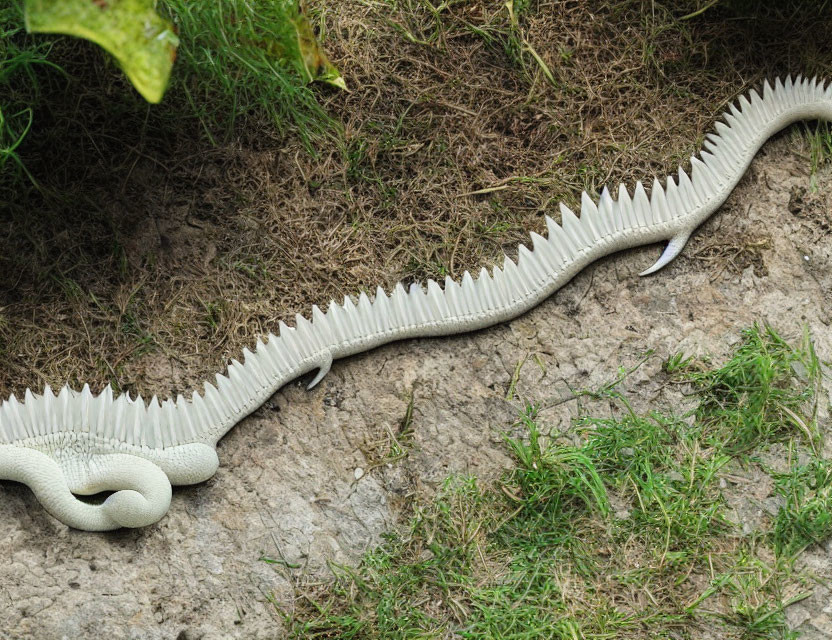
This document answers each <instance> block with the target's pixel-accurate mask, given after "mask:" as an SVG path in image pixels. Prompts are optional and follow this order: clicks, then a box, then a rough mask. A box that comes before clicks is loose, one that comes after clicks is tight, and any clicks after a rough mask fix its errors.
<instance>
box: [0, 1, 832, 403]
mask: <svg viewBox="0 0 832 640" xmlns="http://www.w3.org/2000/svg"><path fill="white" fill-rule="evenodd" d="M516 4H517V5H518V6H516V7H515V16H514V20H512V18H511V16H509V14H508V12H507V11H506V10H505V7H504V3H503V2H486V3H478V2H468V1H463V2H451V3H443V4H442V5H441V8H439V9H437V8H435V7H432V6H431V5H429V4H428V3H421V2H415V1H412V2H392V1H390V2H386V1H385V2H381V1H371V2H367V1H362V0H355V1H345V2H339V3H335V4H330V5H326V6H325V5H323V4H318V5H316V6H314V7H313V14H314V15H316V16H318V17H319V19H320V23H321V24H322V25H324V27H325V33H324V45H325V47H326V49H327V51H328V52H329V54H330V57H331V58H332V60H333V62H334V63H335V64H336V65H337V66H338V67H339V68H340V69H342V70H343V71H344V73H345V76H346V79H347V84H348V85H349V86H350V87H351V89H352V91H351V92H350V93H337V92H334V91H329V90H327V89H321V90H320V93H319V98H320V100H321V102H322V104H323V106H324V108H325V109H326V111H327V112H328V113H329V114H330V115H332V116H333V117H335V118H337V119H339V120H340V121H341V123H342V125H341V126H342V132H341V134H339V135H340V137H339V139H338V141H337V142H335V143H333V142H331V141H329V142H320V143H319V144H318V147H317V149H316V150H315V151H316V152H315V153H314V154H310V153H309V152H308V151H307V150H306V149H305V148H304V143H303V141H302V140H301V139H299V138H298V137H297V136H293V135H291V134H290V135H283V134H279V133H277V132H276V131H274V129H273V127H272V126H271V125H270V124H269V123H268V122H266V121H259V122H258V120H257V118H256V117H252V118H251V119H249V121H248V123H247V124H246V126H245V127H244V128H242V129H241V130H240V131H239V132H238V133H237V135H236V139H235V140H234V141H233V142H232V143H231V144H228V145H226V146H224V147H219V148H213V147H210V146H209V145H208V144H207V142H204V141H202V139H201V138H200V132H199V129H198V127H197V126H195V125H194V123H193V122H190V123H188V122H174V121H159V120H158V119H157V118H155V116H154V112H153V110H152V109H146V110H145V111H144V112H142V113H140V114H137V113H134V112H133V113H127V112H125V111H124V107H123V105H121V106H120V107H119V109H121V110H118V109H116V110H114V108H113V105H114V104H116V105H120V103H119V102H118V100H117V96H118V95H119V92H123V91H125V90H127V89H126V87H125V86H124V85H123V82H120V81H118V80H113V79H112V78H105V79H103V80H100V79H99V80H95V79H91V78H85V77H84V75H83V68H84V64H83V57H84V56H86V55H90V53H89V51H87V50H86V49H83V48H82V49H81V50H79V51H81V53H77V52H76V53H74V54H73V55H75V56H76V62H77V63H78V64H77V65H76V66H75V67H73V68H72V69H71V71H72V73H74V74H75V77H76V78H80V79H81V81H75V82H72V83H70V84H69V85H68V86H65V85H63V84H61V83H59V82H58V81H57V80H54V79H53V80H52V82H53V84H54V85H55V86H52V85H49V86H51V87H52V88H51V89H50V91H51V92H52V93H51V94H50V95H53V96H54V97H55V100H54V101H53V102H52V103H50V107H49V109H48V110H47V112H46V113H43V114H37V115H38V122H39V130H38V131H33V132H32V133H31V134H30V135H29V136H28V137H27V139H26V142H25V144H24V146H23V147H21V149H20V150H19V151H20V154H21V157H22V158H23V160H24V161H25V162H26V163H27V166H28V167H29V168H30V170H31V171H32V172H33V174H34V175H35V177H36V178H37V180H38V181H39V182H40V183H41V184H42V185H43V186H44V188H45V195H44V194H43V193H38V192H35V191H32V192H31V193H29V194H21V193H15V194H8V193H4V194H0V201H2V202H4V203H6V205H7V207H6V211H5V213H4V214H3V216H2V219H0V237H2V238H3V243H4V246H3V251H2V254H1V255H0V267H2V268H0V279H2V280H1V282H2V295H1V296H0V307H1V308H0V349H1V350H2V351H1V352H2V355H3V364H4V366H3V367H2V369H0V395H2V396H4V397H5V396H7V395H8V394H10V393H16V394H18V395H19V394H20V393H21V392H22V391H23V390H24V389H25V388H26V387H32V388H34V389H40V388H42V387H43V385H44V384H46V383H49V384H51V385H52V386H53V387H54V386H56V385H61V384H63V383H64V382H65V381H69V382H70V383H71V384H72V385H73V386H75V387H78V386H79V385H80V384H82V383H83V382H89V383H90V384H91V386H92V387H93V388H95V389H100V388H101V387H102V386H103V385H104V384H106V383H107V382H110V383H112V384H114V385H115V386H116V387H118V388H121V389H129V390H132V391H136V392H141V393H142V394H143V395H151V394H153V393H156V394H159V395H161V396H167V395H169V394H173V393H178V392H187V391H188V390H190V389H193V388H196V387H198V385H199V384H200V383H201V381H202V380H204V379H206V378H209V377H210V376H211V375H212V374H213V373H214V372H215V371H217V370H219V369H221V368H222V366H223V363H224V362H225V361H226V360H227V359H228V358H229V357H236V356H238V354H239V353H240V351H241V349H242V347H243V346H246V345H251V344H252V343H253V341H254V339H255V337H256V336H258V335H260V334H262V333H264V332H266V331H268V330H270V329H274V328H275V327H276V326H277V321H278V320H285V321H287V322H291V321H292V319H293V317H294V315H295V314H296V313H306V312H307V311H308V310H309V308H310V306H311V304H318V305H321V306H323V305H325V304H327V302H328V301H329V300H330V299H332V298H336V299H339V298H341V297H343V296H344V295H345V294H350V293H356V292H358V291H360V290H368V291H374V290H375V287H376V285H378V284H381V285H383V286H385V287H391V286H392V285H393V284H394V283H395V282H396V281H399V280H403V281H405V282H408V281H413V280H424V279H425V278H428V277H434V278H439V277H443V276H444V275H446V274H449V275H451V276H453V277H459V276H461V274H462V273H463V272H464V270H466V269H468V270H478V269H479V268H480V267H481V266H483V265H488V264H493V263H494V262H495V261H496V260H498V259H499V257H500V256H501V254H502V253H503V252H508V253H510V254H511V253H512V252H514V251H515V248H516V245H517V243H518V242H523V241H525V240H526V238H527V232H528V231H532V230H534V231H538V232H542V231H543V230H544V228H545V225H544V221H543V215H544V214H545V213H549V214H553V213H554V212H555V211H556V204H557V202H558V201H560V200H564V201H566V202H567V203H569V204H572V205H574V204H576V203H577V202H578V199H579V195H580V191H581V190H582V189H586V190H588V191H589V192H590V193H597V192H598V191H599V190H600V189H601V188H602V187H603V186H604V185H606V184H609V185H615V184H617V183H619V182H625V183H627V184H633V183H634V182H635V180H637V179H642V180H646V181H650V179H651V176H652V175H659V176H664V175H666V174H667V173H668V172H670V171H672V170H673V169H674V168H675V167H676V166H677V165H678V164H679V163H683V164H684V163H685V162H686V158H687V157H688V156H689V155H690V154H691V153H692V152H693V151H694V150H696V149H697V148H698V146H699V142H700V141H701V139H702V135H703V133H704V132H705V131H706V130H707V128H708V126H709V125H710V123H711V122H712V120H713V118H714V117H715V115H716V114H718V113H719V112H721V110H722V109H723V107H724V106H725V104H726V101H727V100H729V99H731V98H732V97H734V96H735V95H737V94H738V93H739V92H740V91H742V90H744V89H746V88H748V87H749V86H752V85H755V84H756V83H758V82H759V81H760V80H761V78H763V77H765V76H772V75H780V74H784V73H786V72H788V71H793V72H796V71H801V72H804V73H809V74H812V73H815V72H823V71H824V70H825V69H828V68H829V63H830V61H832V53H830V52H829V51H828V46H827V43H828V42H829V40H830V35H832V17H830V11H829V9H823V11H822V13H821V14H820V15H818V11H817V9H816V8H815V7H802V4H800V3H796V4H794V5H789V6H788V7H787V6H785V5H783V6H779V7H778V6H775V4H774V3H771V5H770V6H768V5H766V6H763V7H757V8H756V9H754V8H743V7H742V6H740V4H736V3H729V4H728V5H726V6H724V7H723V6H722V5H720V6H716V7H713V8H712V9H709V10H707V11H705V12H704V13H702V14H701V15H699V16H697V17H695V18H691V19H688V20H684V21H681V20H679V17H680V16H681V15H682V13H681V9H673V8H670V4H668V5H667V6H665V5H663V4H661V3H658V2H649V3H648V2H641V1H636V0H624V1H617V2H610V1H593V2H574V1H568V0H562V1H557V2H554V1H553V2H530V3H525V4H524V6H523V7H519V4H520V3H516ZM697 6H698V5H697ZM801 7H802V8H801ZM795 34H799V37H798V36H796V35H795ZM532 52H533V53H532ZM79 56H80V57H79ZM61 82H63V81H61ZM55 132H61V135H62V138H61V144H60V145H58V146H56V144H55ZM743 246H745V245H743ZM720 255H721V254H720ZM732 255H733V254H730V252H729V254H726V255H723V257H721V258H720V257H717V258H714V259H719V260H723V261H726V264H729V265H731V264H739V263H742V261H743V260H746V259H747V260H751V261H752V262H753V261H754V260H755V259H756V258H754V256H755V255H756V254H754V252H753V251H751V253H749V251H748V250H745V249H744V250H743V251H741V252H740V254H738V255H733V257H731V256H732ZM738 261H739V262H738Z"/></svg>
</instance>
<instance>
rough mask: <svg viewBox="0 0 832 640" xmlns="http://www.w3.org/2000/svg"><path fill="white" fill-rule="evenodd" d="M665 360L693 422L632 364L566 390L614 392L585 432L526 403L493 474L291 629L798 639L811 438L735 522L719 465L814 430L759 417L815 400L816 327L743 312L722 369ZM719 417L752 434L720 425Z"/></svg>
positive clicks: (812, 526) (421, 520)
mask: <svg viewBox="0 0 832 640" xmlns="http://www.w3.org/2000/svg"><path fill="white" fill-rule="evenodd" d="M801 367H802V368H801ZM666 368H667V370H668V371H669V374H668V375H671V376H675V377H679V376H682V377H683V378H684V379H685V380H687V381H688V382H689V383H693V386H694V390H695V394H696V396H697V398H698V401H699V406H698V408H697V409H696V410H695V411H694V413H693V415H692V417H693V424H692V425H689V424H688V423H687V422H685V421H684V420H680V419H678V418H675V417H673V416H668V415H665V414H663V413H661V412H658V411H651V412H649V413H647V414H646V415H639V414H637V413H636V412H634V411H633V409H632V407H631V406H630V403H629V401H628V399H627V396H626V394H625V393H623V392H622V391H621V390H620V389H618V388H617V387H618V385H619V384H621V383H622V382H623V381H624V380H625V379H626V376H627V375H628V374H629V373H630V372H632V371H633V370H635V368H631V369H624V368H622V369H621V370H620V372H619V376H618V377H617V378H616V379H615V381H614V382H613V383H610V384H607V385H604V386H602V387H601V388H600V389H598V390H594V391H589V392H580V393H578V394H576V395H577V396H581V395H591V396H594V397H599V398H601V397H603V398H607V399H609V400H610V401H611V402H612V403H613V405H614V415H613V417H607V418H596V417H593V416H590V415H582V416H580V417H579V418H578V419H577V421H576V424H575V427H576V430H577V432H578V434H579V435H580V436H581V438H582V444H580V445H579V446H566V445H563V444H561V443H559V442H557V441H556V440H553V439H551V438H548V437H547V436H545V435H544V432H543V431H542V430H541V424H540V421H539V416H538V408H537V407H536V406H528V407H527V408H526V410H525V411H524V412H523V414H522V415H521V416H520V420H519V423H518V425H517V426H521V427H523V437H522V438H520V437H506V438H505V442H506V446H507V447H508V450H509V452H510V453H511V455H512V457H513V464H512V466H511V468H510V469H509V470H507V471H506V472H505V474H504V475H503V477H502V479H501V480H500V482H499V483H497V485H496V486H491V487H483V486H481V485H480V484H479V483H478V482H477V480H476V479H475V478H472V477H452V478H449V479H448V480H447V481H446V482H445V484H444V485H443V487H442V489H441V490H440V491H439V493H438V495H437V496H436V497H435V499H434V500H432V501H430V502H428V503H425V504H423V505H422V506H418V507H417V508H416V511H415V515H414V516H413V518H412V520H411V522H410V525H409V526H407V527H405V528H404V529H403V530H402V531H400V532H395V533H390V534H387V535H386V536H385V538H384V542H383V544H381V545H380V546H378V547H376V548H375V549H373V550H372V551H370V552H368V553H367V554H366V555H365V556H364V558H363V560H362V562H361V563H360V564H359V565H358V566H355V567H348V566H337V567H332V570H333V574H334V580H333V581H332V582H331V583H330V584H329V585H328V586H324V587H322V588H319V590H318V591H317V592H316V593H313V594H309V593H304V595H303V597H301V598H299V599H298V600H297V601H296V603H295V607H294V609H293V610H292V611H290V612H284V620H285V622H286V623H287V626H288V628H289V630H290V634H291V637H294V638H402V639H405V638H426V637H455V638H472V639H473V638H498V639H504V638H505V639H509V638H517V639H520V638H524V639H526V638H563V639H570V640H574V639H577V638H655V637H674V638H675V637H679V638H689V637H702V633H703V631H707V632H708V633H709V634H710V635H712V636H714V637H720V638H734V639H737V640H740V639H742V640H750V639H761V640H762V639H764V638H765V639H774V638H779V639H782V638H796V637H797V635H796V634H795V633H794V632H792V631H791V630H790V629H789V628H788V625H787V621H786V616H785V609H786V607H788V606H789V605H790V604H792V603H794V602H797V601H800V600H802V599H805V598H807V597H809V596H810V595H811V591H806V590H805V586H804V585H805V584H806V579H805V576H802V575H801V574H799V573H798V572H796V571H795V570H794V569H793V564H792V561H793V559H794V558H795V557H796V556H797V555H798V554H799V553H800V552H802V551H803V550H804V549H806V548H807V546H808V545H811V544H815V543H820V542H822V541H824V540H826V539H828V538H829V537H830V536H831V535H832V518H830V516H829V514H830V512H832V504H830V502H829V493H830V488H832V466H830V463H829V462H828V461H826V460H823V459H821V458H819V457H817V455H816V453H815V449H813V448H810V449H808V450H807V449H805V446H804V447H803V448H802V449H800V455H802V456H804V457H808V458H807V459H808V461H807V462H805V463H802V464H800V465H797V464H795V465H793V466H792V467H791V469H790V470H789V471H788V472H786V473H779V474H777V473H775V472H769V473H771V475H772V477H773V478H774V485H775V492H776V494H777V495H779V496H781V497H782V498H783V501H784V507H783V508H782V509H781V511H780V512H779V514H778V515H777V516H776V517H775V518H773V521H772V524H771V527H770V528H769V529H768V530H767V531H763V532H750V533H748V534H746V535H744V534H741V533H740V532H739V530H738V529H737V528H736V527H735V526H734V525H732V524H731V522H730V521H729V520H728V519H727V518H726V517H725V514H724V513H723V511H724V508H725V499H724V496H723V486H727V485H723V484H721V483H720V479H721V471H722V470H723V469H724V468H725V467H726V465H729V464H731V463H732V462H734V461H739V459H740V458H739V457H738V456H740V455H743V457H744V459H746V460H747V459H748V458H747V454H749V453H750V452H753V451H756V450H757V449H758V448H760V447H765V446H768V445H770V444H772V443H773V442H776V441H780V440H783V439H787V440H788V441H789V443H790V445H789V446H790V447H791V449H790V450H791V451H792V453H793V454H794V456H797V451H798V449H799V448H800V447H801V446H803V445H805V444H806V443H807V442H806V439H805V438H804V430H803V429H794V428H790V427H788V428H784V429H782V430H777V429H773V428H771V427H770V425H769V422H771V421H773V420H775V419H777V418H779V419H786V418H788V419H790V420H792V421H793V420H794V418H789V413H788V412H792V413H794V414H795V415H803V416H804V418H803V419H805V420H808V419H809V418H808V416H811V407H812V406H813V405H814V402H815V396H814V390H815V388H816V387H815V385H814V384H813V383H814V382H815V376H819V375H820V369H819V364H818V363H817V358H816V356H815V354H814V348H813V346H812V343H811V341H810V340H809V339H808V337H804V340H803V342H802V343H801V344H800V345H798V346H795V347H792V346H789V345H788V343H786V342H785V341H784V340H783V339H782V338H780V337H779V336H778V335H777V333H776V332H775V331H774V330H773V329H771V328H766V329H765V330H761V329H760V328H759V327H753V328H752V329H749V330H748V331H746V332H745V333H744V334H743V340H742V342H741V343H740V345H739V346H738V347H737V349H736V350H735V353H734V354H733V356H732V357H731V358H730V359H729V360H728V361H727V362H726V363H725V364H724V365H722V366H720V367H713V368H705V367H704V366H703V365H701V364H697V363H696V362H695V361H694V360H692V359H685V358H683V357H681V356H676V357H674V358H672V359H671V360H670V361H669V362H668V364H667V366H666ZM717 407H718V409H719V410H717ZM784 407H788V408H789V409H788V412H785V411H784ZM792 426H793V425H792ZM729 427H735V428H739V429H740V430H741V431H743V433H745V434H746V435H743V436H741V437H740V438H739V439H737V438H723V439H719V438H717V437H716V434H717V433H719V434H722V435H725V434H726V433H727V432H728V429H729ZM811 428H812V429H815V428H816V426H815V425H812V426H811ZM810 442H811V444H813V445H814V444H817V443H816V441H815V440H811V441H810ZM613 505H615V507H613ZM785 594H790V595H785Z"/></svg>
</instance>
